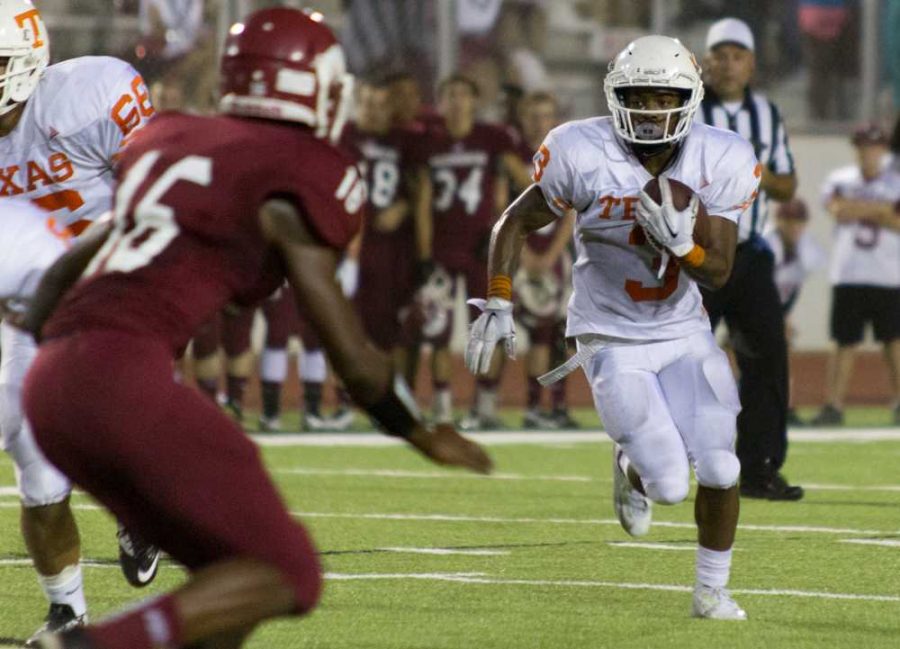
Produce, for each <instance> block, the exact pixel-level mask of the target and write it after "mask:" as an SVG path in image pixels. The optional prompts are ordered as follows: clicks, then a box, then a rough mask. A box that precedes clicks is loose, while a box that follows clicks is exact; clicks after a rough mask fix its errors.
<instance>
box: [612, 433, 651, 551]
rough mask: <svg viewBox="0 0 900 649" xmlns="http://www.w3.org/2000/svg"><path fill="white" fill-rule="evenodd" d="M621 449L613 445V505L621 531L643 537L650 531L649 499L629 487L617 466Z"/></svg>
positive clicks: (620, 468) (626, 479)
mask: <svg viewBox="0 0 900 649" xmlns="http://www.w3.org/2000/svg"><path fill="white" fill-rule="evenodd" d="M621 454H622V448H621V447H620V446H619V445H618V444H614V445H613V462H612V463H613V505H614V507H615V509H616V516H618V517H619V522H620V523H621V524H622V529H624V530H625V531H626V532H628V533H629V534H630V535H631V536H644V535H645V534H646V533H647V532H649V531H650V522H651V519H652V516H651V514H652V511H651V506H652V503H651V502H650V499H649V498H647V496H645V495H644V494H642V493H641V492H640V491H638V490H637V489H635V488H634V487H632V486H631V482H630V481H629V480H628V476H627V475H625V472H624V471H622V467H621V466H620V465H619V456H620V455H621Z"/></svg>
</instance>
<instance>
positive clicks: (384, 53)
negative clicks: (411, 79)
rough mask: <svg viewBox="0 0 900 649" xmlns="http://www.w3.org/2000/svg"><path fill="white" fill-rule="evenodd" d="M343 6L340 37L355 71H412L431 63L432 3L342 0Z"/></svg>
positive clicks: (400, 0) (358, 72)
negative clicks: (342, 22) (343, 12)
mask: <svg viewBox="0 0 900 649" xmlns="http://www.w3.org/2000/svg"><path fill="white" fill-rule="evenodd" d="M344 9H345V15H344V24H343V29H342V31H341V39H340V40H341V45H342V46H343V48H344V52H345V53H346V55H347V63H348V66H349V68H350V70H351V71H352V72H354V73H355V74H369V73H372V72H380V73H392V72H414V73H415V72H417V70H416V69H415V68H417V67H418V66H423V65H430V64H431V63H432V59H433V54H434V52H433V49H434V48H433V41H434V33H435V26H434V16H433V13H434V11H433V6H432V2H430V1H428V0H344ZM416 76H419V75H416Z"/></svg>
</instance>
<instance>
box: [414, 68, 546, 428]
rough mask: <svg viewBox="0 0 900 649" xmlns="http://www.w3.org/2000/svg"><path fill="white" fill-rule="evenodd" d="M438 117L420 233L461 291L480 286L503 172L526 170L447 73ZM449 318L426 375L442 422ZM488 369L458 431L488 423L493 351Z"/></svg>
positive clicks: (514, 174)
mask: <svg viewBox="0 0 900 649" xmlns="http://www.w3.org/2000/svg"><path fill="white" fill-rule="evenodd" d="M438 96H439V106H440V111H441V114H442V115H443V117H444V124H443V126H442V128H439V129H435V130H434V132H433V133H432V134H431V135H430V139H431V142H430V145H431V146H430V148H429V151H428V154H427V162H428V168H429V173H430V180H431V183H430V184H431V187H430V192H431V196H432V198H431V210H432V221H431V228H432V232H431V236H430V237H428V239H429V241H428V243H429V244H430V250H431V256H432V259H433V260H434V263H435V264H437V265H438V266H440V267H441V268H442V269H443V270H445V271H446V272H447V273H449V274H450V275H451V276H452V277H454V278H459V277H462V278H464V279H465V282H466V291H467V293H468V294H469V295H482V293H483V292H484V291H486V290H487V286H486V282H487V280H486V279H485V278H486V276H487V275H486V268H487V266H486V264H487V247H488V240H489V238H490V231H491V227H492V226H493V224H494V221H495V220H496V217H497V215H498V214H499V213H500V210H502V209H503V208H504V207H505V206H506V203H507V196H508V194H507V192H506V191H503V190H505V189H506V185H505V184H504V183H498V182H497V180H498V178H499V177H500V176H501V175H502V174H505V175H506V176H508V177H509V178H510V179H511V180H512V182H513V183H514V184H517V185H520V186H527V185H529V184H530V183H531V180H530V178H529V174H528V169H527V167H526V166H525V165H524V164H523V163H522V161H521V160H519V158H518V157H517V156H516V153H515V144H514V140H513V136H512V134H511V133H510V132H509V131H508V130H506V129H505V128H503V127H499V126H493V125H489V124H483V123H481V122H477V121H476V120H475V112H476V102H477V100H478V87H477V86H476V85H475V83H474V82H473V81H472V80H471V79H469V78H468V77H465V76H463V75H452V76H450V77H448V78H447V79H445V80H444V81H442V82H441V84H440V87H439V89H438ZM452 320H453V319H452V318H447V325H446V326H445V327H443V330H442V331H440V332H439V333H438V334H436V335H435V334H433V333H432V334H431V336H430V342H431V343H432V344H433V345H434V353H433V355H432V368H431V372H432V380H433V382H434V386H433V387H434V413H433V415H434V418H435V420H436V421H449V420H450V418H451V416H452V409H451V400H450V374H451V365H450V351H449V343H450V339H451V337H452V334H453V331H452V330H453V327H452ZM495 358H496V359H497V361H498V363H497V364H496V367H495V368H494V371H492V372H491V373H489V374H488V375H486V376H479V377H478V379H477V381H478V383H477V389H476V394H475V404H474V407H473V408H472V412H471V413H470V416H469V417H466V418H465V419H464V421H463V423H464V425H465V426H464V427H466V428H490V427H494V426H496V419H495V413H494V405H495V401H496V387H497V382H498V379H499V373H500V369H501V367H502V365H501V362H502V358H501V356H500V355H498V356H496V357H495Z"/></svg>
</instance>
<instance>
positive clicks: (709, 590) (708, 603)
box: [691, 585, 747, 620]
mask: <svg viewBox="0 0 900 649" xmlns="http://www.w3.org/2000/svg"><path fill="white" fill-rule="evenodd" d="M691 616H692V617H701V618H705V619H707V620H746V619H747V612H746V611H745V610H744V609H742V608H741V607H740V606H738V604H737V602H735V601H734V600H733V599H732V598H731V593H729V592H728V590H727V589H725V588H715V587H713V586H702V585H697V586H695V587H694V604H693V606H692V607H691Z"/></svg>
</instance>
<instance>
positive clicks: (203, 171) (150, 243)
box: [85, 151, 212, 275]
mask: <svg viewBox="0 0 900 649" xmlns="http://www.w3.org/2000/svg"><path fill="white" fill-rule="evenodd" d="M159 156H160V152H159V151H148V152H147V153H145V154H144V155H143V156H141V158H140V159H139V160H138V161H137V162H136V163H135V164H134V165H133V166H132V167H131V169H129V170H128V172H127V173H126V174H125V177H124V178H123V179H122V183H121V184H120V185H119V189H118V191H117V192H116V215H115V223H116V225H115V229H114V230H113V232H112V234H111V235H110V237H109V240H108V241H107V242H106V243H105V244H104V245H103V248H102V249H101V250H100V252H98V253H97V255H96V257H95V258H94V260H93V261H92V262H91V264H90V266H88V268H87V270H86V271H85V275H92V274H93V273H94V272H96V271H98V270H100V271H102V272H121V273H129V272H131V271H133V270H136V269H138V268H141V267H142V266H146V265H147V264H149V263H150V262H151V261H152V260H153V258H154V257H156V256H157V255H158V254H160V253H161V252H162V251H163V250H164V249H165V248H166V246H168V245H169V244H170V243H171V242H172V240H173V239H174V238H175V237H176V236H178V224H177V223H176V222H175V210H174V209H172V208H171V207H170V206H168V205H166V204H165V203H163V202H161V199H162V197H163V196H165V194H166V193H167V192H168V191H169V190H170V189H172V186H173V185H175V183H178V182H189V183H193V184H195V185H200V186H201V187H208V186H209V184H210V183H211V182H212V160H211V159H209V158H204V157H201V156H188V157H186V158H182V159H181V160H179V161H178V162H176V163H175V164H173V165H171V166H170V167H168V168H167V169H166V170H165V171H164V172H163V173H162V175H160V176H159V178H157V180H156V181H155V182H153V184H151V185H150V186H149V187H148V188H147V190H146V191H145V192H144V195H143V197H141V198H140V200H138V201H137V204H136V205H134V207H133V208H132V203H133V202H135V194H136V193H137V190H138V188H140V187H141V185H143V184H144V181H145V180H146V179H147V176H148V175H149V174H150V171H151V170H152V169H153V166H154V165H155V164H156V161H157V160H159Z"/></svg>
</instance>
